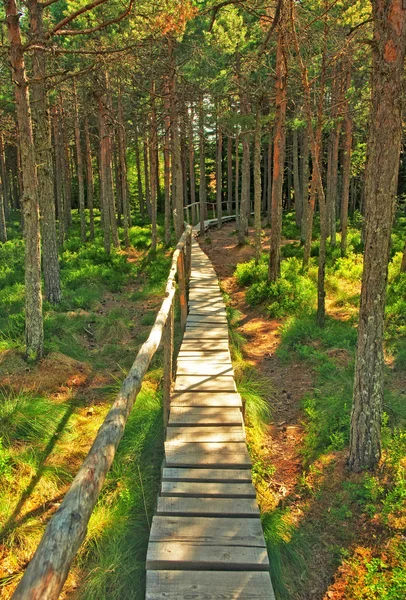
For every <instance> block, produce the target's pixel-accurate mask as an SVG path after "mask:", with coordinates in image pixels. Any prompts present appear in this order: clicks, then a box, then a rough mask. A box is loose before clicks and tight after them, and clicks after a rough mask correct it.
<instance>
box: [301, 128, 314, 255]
mask: <svg viewBox="0 0 406 600" xmlns="http://www.w3.org/2000/svg"><path fill="white" fill-rule="evenodd" d="M301 175H302V183H301V188H302V206H303V215H302V223H301V228H300V229H301V240H302V241H303V243H304V242H305V240H306V239H308V236H309V232H308V230H307V225H308V224H310V227H311V228H310V243H311V240H312V229H313V216H311V217H310V219H309V215H308V211H309V210H312V211H313V212H314V207H315V202H313V203H312V202H311V200H310V199H309V136H308V133H307V128H306V127H305V128H304V129H303V134H302V173H301ZM309 256H310V248H309ZM303 264H304V265H305V264H307V263H305V262H304V261H303Z"/></svg>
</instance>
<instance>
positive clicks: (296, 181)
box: [292, 128, 303, 229]
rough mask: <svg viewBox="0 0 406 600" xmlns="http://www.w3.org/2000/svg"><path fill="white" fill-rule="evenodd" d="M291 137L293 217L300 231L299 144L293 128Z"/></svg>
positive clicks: (301, 218) (296, 132) (301, 215)
mask: <svg viewBox="0 0 406 600" xmlns="http://www.w3.org/2000/svg"><path fill="white" fill-rule="evenodd" d="M292 137H293V146H292V153H293V156H292V158H293V189H294V192H295V217H296V225H297V227H299V228H300V229H301V227H302V220H303V197H302V190H301V186H300V177H299V142H298V137H299V136H298V130H297V129H296V128H295V129H294V130H293V133H292Z"/></svg>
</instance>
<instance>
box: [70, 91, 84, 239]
mask: <svg viewBox="0 0 406 600" xmlns="http://www.w3.org/2000/svg"><path fill="white" fill-rule="evenodd" d="M73 91H74V109H75V143H76V168H77V175H78V190H79V214H80V240H81V242H82V243H85V242H86V214H85V182H84V179H83V155H82V146H81V141H80V123H79V108H78V98H77V90H76V84H74V87H73Z"/></svg>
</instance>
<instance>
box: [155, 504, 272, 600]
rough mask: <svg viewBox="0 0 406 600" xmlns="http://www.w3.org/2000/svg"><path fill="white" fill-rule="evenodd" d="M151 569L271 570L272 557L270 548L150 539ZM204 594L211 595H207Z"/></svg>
mask: <svg viewBox="0 0 406 600" xmlns="http://www.w3.org/2000/svg"><path fill="white" fill-rule="evenodd" d="M211 502H212V501H211ZM147 569H174V570H176V569H179V570H185V569H190V570H193V571H204V570H207V571H209V570H211V569H214V570H217V571H221V570H224V571H232V570H235V571H241V570H252V571H268V570H269V560H268V554H267V551H266V548H253V547H250V546H248V547H244V546H217V545H206V544H197V543H193V542H190V543H188V544H185V543H182V542H165V543H162V544H159V543H156V542H150V544H149V546H148V552H147ZM268 578H269V575H268ZM192 597H193V596H192ZM195 597H196V596H195ZM204 597H205V598H207V596H204Z"/></svg>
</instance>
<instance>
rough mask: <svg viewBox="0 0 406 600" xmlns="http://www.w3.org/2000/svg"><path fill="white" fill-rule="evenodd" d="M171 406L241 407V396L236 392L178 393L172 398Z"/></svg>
mask: <svg viewBox="0 0 406 600" xmlns="http://www.w3.org/2000/svg"><path fill="white" fill-rule="evenodd" d="M171 406H172V407H173V406H202V407H205V406H214V407H228V406H229V407H241V406H242V402H241V396H240V394H237V393H236V392H198V393H197V392H194V391H192V392H187V391H186V392H179V393H175V394H173V396H172V400H171Z"/></svg>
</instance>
